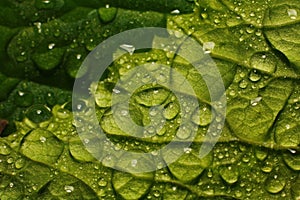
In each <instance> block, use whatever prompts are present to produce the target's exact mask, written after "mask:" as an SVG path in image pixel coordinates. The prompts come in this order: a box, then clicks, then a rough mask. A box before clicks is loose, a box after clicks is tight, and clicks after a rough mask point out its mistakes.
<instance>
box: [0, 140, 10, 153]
mask: <svg viewBox="0 0 300 200" xmlns="http://www.w3.org/2000/svg"><path fill="white" fill-rule="evenodd" d="M10 153H11V149H10V147H8V146H7V145H6V144H5V143H2V142H0V154H1V155H4V156H6V155H9V154H10Z"/></svg>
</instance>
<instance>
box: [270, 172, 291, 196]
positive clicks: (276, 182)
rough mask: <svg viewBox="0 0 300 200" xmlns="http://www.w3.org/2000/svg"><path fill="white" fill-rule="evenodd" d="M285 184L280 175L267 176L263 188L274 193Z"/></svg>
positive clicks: (280, 189)
mask: <svg viewBox="0 0 300 200" xmlns="http://www.w3.org/2000/svg"><path fill="white" fill-rule="evenodd" d="M285 184H286V181H285V180H284V179H283V178H282V177H278V176H277V175H274V176H272V177H269V178H267V180H266V182H265V188H266V190H267V191H268V192H270V193H272V194H276V193H278V192H280V191H282V190H283V188H284V186H285Z"/></svg>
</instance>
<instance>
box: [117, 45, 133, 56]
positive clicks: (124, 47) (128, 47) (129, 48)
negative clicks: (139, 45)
mask: <svg viewBox="0 0 300 200" xmlns="http://www.w3.org/2000/svg"><path fill="white" fill-rule="evenodd" d="M120 48H121V49H123V50H125V51H127V52H128V53H129V54H130V55H132V54H133V53H134V51H135V47H134V46H133V45H131V44H122V45H120Z"/></svg>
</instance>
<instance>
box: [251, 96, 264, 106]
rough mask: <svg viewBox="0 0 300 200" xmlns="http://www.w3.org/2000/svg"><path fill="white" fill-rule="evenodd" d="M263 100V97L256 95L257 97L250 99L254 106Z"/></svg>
mask: <svg viewBox="0 0 300 200" xmlns="http://www.w3.org/2000/svg"><path fill="white" fill-rule="evenodd" d="M261 100H262V97H256V98H255V99H252V100H251V101H250V104H251V105H252V106H256V105H257V104H258V103H259V102H260V101H261Z"/></svg>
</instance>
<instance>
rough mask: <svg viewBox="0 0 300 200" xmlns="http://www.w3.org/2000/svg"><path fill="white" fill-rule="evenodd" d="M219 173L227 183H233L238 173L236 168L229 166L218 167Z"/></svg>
mask: <svg viewBox="0 0 300 200" xmlns="http://www.w3.org/2000/svg"><path fill="white" fill-rule="evenodd" d="M220 175H221V177H222V179H223V180H224V181H226V182H227V183H228V184H233V183H236V182H237V181H238V177H239V173H238V171H237V170H236V169H234V168H232V167H231V166H229V167H222V168H221V169H220Z"/></svg>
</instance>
